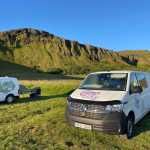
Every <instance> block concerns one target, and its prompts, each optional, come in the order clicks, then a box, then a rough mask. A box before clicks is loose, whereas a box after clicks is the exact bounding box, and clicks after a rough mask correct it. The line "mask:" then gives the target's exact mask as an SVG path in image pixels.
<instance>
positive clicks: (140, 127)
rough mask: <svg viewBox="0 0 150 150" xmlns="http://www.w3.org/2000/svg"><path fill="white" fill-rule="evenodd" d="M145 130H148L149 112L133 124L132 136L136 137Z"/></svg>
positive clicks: (149, 128)
mask: <svg viewBox="0 0 150 150" xmlns="http://www.w3.org/2000/svg"><path fill="white" fill-rule="evenodd" d="M147 131H150V112H149V113H148V114H147V115H146V116H145V117H144V118H143V119H142V120H140V121H139V122H138V123H137V124H136V125H135V129H134V136H133V137H136V136H138V135H140V134H141V133H144V132H147Z"/></svg>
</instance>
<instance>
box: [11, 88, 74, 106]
mask: <svg viewBox="0 0 150 150" xmlns="http://www.w3.org/2000/svg"><path fill="white" fill-rule="evenodd" d="M73 91H74V90H70V91H68V92H66V93H62V94H58V95H48V96H39V97H35V98H29V97H25V98H20V99H18V100H16V101H15V102H14V103H13V104H17V103H18V104H19V103H29V102H37V101H44V100H50V99H54V98H64V97H67V96H69V95H70V94H71V93H72V92H73Z"/></svg>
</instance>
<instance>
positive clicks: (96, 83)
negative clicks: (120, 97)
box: [79, 73, 128, 91]
mask: <svg viewBox="0 0 150 150" xmlns="http://www.w3.org/2000/svg"><path fill="white" fill-rule="evenodd" d="M127 76H128V74H127V73H99V74H98V73H96V74H90V75H88V76H87V78H86V79H85V80H84V81H83V83H82V84H81V85H80V87H79V89H93V90H111V91H125V90H126V84H127Z"/></svg>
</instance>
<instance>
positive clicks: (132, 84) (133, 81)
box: [130, 73, 139, 91]
mask: <svg viewBox="0 0 150 150" xmlns="http://www.w3.org/2000/svg"><path fill="white" fill-rule="evenodd" d="M138 85H139V84H138V81H137V77H136V76H135V73H132V74H131V78H130V91H134V88H135V87H137V86H138Z"/></svg>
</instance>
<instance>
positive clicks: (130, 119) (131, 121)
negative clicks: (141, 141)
mask: <svg viewBox="0 0 150 150" xmlns="http://www.w3.org/2000/svg"><path fill="white" fill-rule="evenodd" d="M133 130H134V119H133V117H132V116H128V118H127V132H126V135H127V138H128V139H130V138H132V137H133Z"/></svg>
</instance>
